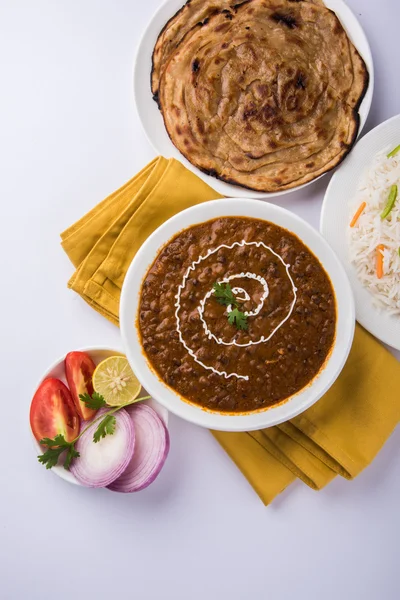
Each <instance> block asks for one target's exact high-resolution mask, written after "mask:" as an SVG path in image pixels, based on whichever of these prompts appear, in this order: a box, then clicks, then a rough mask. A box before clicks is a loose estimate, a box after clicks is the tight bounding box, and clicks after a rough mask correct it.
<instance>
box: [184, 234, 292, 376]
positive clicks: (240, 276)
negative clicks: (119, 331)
mask: <svg viewBox="0 0 400 600" xmlns="http://www.w3.org/2000/svg"><path fill="white" fill-rule="evenodd" d="M235 246H239V247H243V246H256V247H258V248H259V247H262V248H263V249H264V250H266V251H267V252H271V253H272V254H273V255H274V256H276V257H277V258H278V259H279V260H280V261H281V262H282V264H283V265H284V267H285V269H286V272H287V276H288V278H289V280H290V282H291V284H292V290H293V301H292V303H291V305H290V309H289V312H288V313H287V315H286V316H285V317H284V319H282V321H281V322H280V323H279V324H278V325H277V326H276V327H275V329H274V330H273V331H272V332H271V333H270V334H269V335H268V336H267V337H265V336H264V335H261V337H260V338H259V339H257V340H249V341H247V342H245V343H239V342H237V341H236V339H234V338H233V339H232V340H231V341H229V342H227V341H224V340H223V339H222V338H221V337H217V336H216V335H214V334H213V333H212V331H211V330H210V329H209V327H208V325H207V322H206V320H205V318H204V309H205V304H206V302H207V300H209V299H210V298H211V297H212V296H213V295H214V288H211V289H210V290H208V291H207V293H206V294H205V296H204V298H203V299H202V300H200V304H199V306H198V307H197V310H198V311H199V315H200V320H201V322H202V324H203V328H204V332H205V334H206V336H207V338H208V339H209V340H214V341H215V343H216V344H221V345H224V346H238V347H240V348H245V347H246V346H252V345H257V344H262V343H265V342H268V341H269V340H270V339H271V338H272V336H273V335H274V334H275V333H276V331H277V330H278V329H279V328H280V327H282V325H283V324H284V323H285V322H286V321H287V319H289V317H290V315H291V314H292V311H293V308H294V305H295V303H296V297H297V296H296V292H297V288H296V287H295V285H294V282H293V279H292V277H291V275H290V272H289V268H290V265H288V264H286V263H285V262H284V260H283V259H282V257H281V256H280V255H279V254H277V253H276V252H274V251H273V250H272V248H270V247H269V246H266V245H265V244H264V243H263V242H260V241H257V242H246V241H245V240H242V241H240V242H234V243H233V244H231V245H230V246H227V245H226V244H221V245H220V246H218V247H217V248H215V249H214V250H211V249H210V250H208V251H207V253H206V254H205V255H204V256H199V258H198V259H197V260H196V261H193V262H192V264H191V265H190V266H189V267H188V269H187V271H186V273H185V275H184V276H183V280H182V283H181V284H180V285H179V287H178V293H177V295H176V303H175V306H176V311H175V316H176V330H177V332H178V335H179V341H180V342H181V344H182V345H183V346H184V348H185V349H186V350H187V352H188V353H189V354H190V356H191V357H192V358H193V359H194V360H195V361H196V362H197V363H198V364H199V365H201V366H202V367H203V368H204V369H208V370H210V371H213V373H216V374H217V375H222V376H223V377H226V378H227V379H229V377H237V378H238V379H244V380H246V381H248V379H249V376H248V375H240V374H238V373H236V372H232V373H229V374H228V373H227V372H226V371H219V370H218V369H216V368H215V367H213V366H211V365H206V364H204V362H203V361H201V360H199V359H198V358H197V356H196V354H195V352H193V350H192V349H191V348H190V347H189V346H188V344H187V343H186V342H185V339H184V337H183V335H182V331H181V324H180V317H179V312H180V309H181V301H180V300H181V292H182V291H183V290H184V289H185V287H186V282H187V280H188V278H189V277H190V275H191V274H192V273H194V272H195V271H196V267H197V266H198V265H199V264H200V263H201V262H202V261H204V260H205V259H207V258H208V257H209V256H211V255H213V254H216V253H217V252H218V251H219V250H220V249H221V248H226V249H227V250H232V249H233V248H234V247H235ZM235 279H252V280H254V281H258V282H260V284H261V285H262V286H263V290H264V291H263V295H262V296H261V298H260V300H259V302H258V304H257V306H256V308H255V309H254V310H250V311H244V313H243V314H244V315H245V316H246V317H255V316H257V315H258V314H259V313H260V311H261V310H262V308H263V306H264V301H265V300H266V299H267V298H268V296H269V287H268V283H267V281H266V280H265V279H264V277H261V276H260V275H257V274H255V273H249V272H246V273H244V272H242V273H238V274H234V275H229V277H225V278H223V279H222V280H221V281H218V282H217V283H230V282H231V281H234V280H235ZM232 292H233V294H235V295H236V296H238V294H242V296H238V297H237V299H238V300H241V301H243V302H248V301H250V296H249V294H248V293H247V291H246V290H245V289H243V288H242V287H234V288H232ZM226 312H227V313H228V314H229V313H230V312H232V305H231V304H229V305H228V306H227V308H226ZM233 333H235V332H234V331H233Z"/></svg>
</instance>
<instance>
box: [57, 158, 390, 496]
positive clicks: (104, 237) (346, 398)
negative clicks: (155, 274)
mask: <svg viewBox="0 0 400 600" xmlns="http://www.w3.org/2000/svg"><path fill="white" fill-rule="evenodd" d="M215 198H221V196H220V195H219V194H217V193H216V192H215V191H214V190H213V189H211V188H210V187H209V186H208V185H206V184H205V183H204V182H203V181H202V180H200V179H199V178H198V177H196V175H194V174H193V173H192V172H191V171H188V170H187V169H186V168H185V167H183V165H181V163H179V162H178V161H176V160H174V159H170V160H166V159H165V158H162V157H159V158H157V159H155V160H153V161H152V162H151V163H150V164H149V165H147V167H145V168H144V169H143V170H142V171H141V172H140V173H138V175H136V176H135V177H134V178H133V179H131V180H130V181H128V182H127V183H126V184H125V185H124V186H122V188H120V189H119V190H117V191H116V192H115V193H114V194H111V195H110V196H109V197H108V198H106V199H105V200H103V202H101V203H100V204H98V205H97V206H96V207H95V208H94V209H93V210H91V211H90V212H89V213H88V214H87V215H85V216H84V217H83V218H82V219H80V220H79V221H78V222H77V223H75V224H74V225H73V226H72V227H70V228H69V229H67V230H66V231H65V232H64V233H62V234H61V238H62V246H63V248H64V250H65V252H66V253H67V254H68V256H69V258H70V259H71V261H72V263H73V264H74V266H75V268H76V271H75V273H74V275H73V276H72V278H71V279H70V281H69V283H68V285H69V287H70V288H71V289H73V290H74V291H76V292H77V293H78V294H80V296H82V298H83V299H84V300H85V301H86V302H88V303H89V304H90V305H91V306H92V307H93V308H94V309H95V310H97V311H98V312H99V313H101V314H102V315H104V316H105V317H107V318H108V319H109V320H110V321H112V322H113V323H115V324H116V325H118V309H119V298H120V293H121V287H122V283H123V280H124V277H125V273H126V271H127V269H128V267H129V265H130V263H131V261H132V258H133V257H134V256H135V254H136V252H137V250H138V249H139V248H140V246H141V244H142V243H143V241H144V240H145V239H146V238H147V237H148V236H149V235H150V233H151V232H152V231H154V230H155V229H156V228H157V227H158V226H159V225H161V223H163V222H164V221H165V220H167V219H168V218H169V217H171V216H172V215H174V214H176V213H177V212H180V211H181V210H183V209H185V208H188V207H189V206H192V205H194V204H199V203H201V202H205V201H207V200H211V199H215ZM399 390H400V364H399V363H398V361H397V360H396V359H395V358H394V357H393V356H392V355H391V354H390V353H389V352H387V350H385V348H383V346H381V345H380V344H379V343H378V342H377V341H376V340H375V339H374V338H373V337H372V336H370V335H369V334H368V333H366V332H365V331H364V330H363V329H362V328H361V327H359V326H357V328H356V335H355V339H354V344H353V347H352V350H351V353H350V357H349V359H348V361H347V364H346V366H345V368H344V370H343V372H342V374H341V375H340V377H339V379H338V380H337V382H336V383H335V384H334V385H333V386H332V388H331V389H330V390H329V392H328V393H327V394H326V395H325V396H324V397H323V398H322V399H321V400H320V401H319V402H317V403H316V404H315V405H314V406H313V407H311V408H310V409H309V410H308V411H306V412H305V413H303V414H302V415H300V416H298V417H296V418H295V419H293V420H292V421H290V422H287V423H284V424H282V425H279V426H278V427H272V428H270V429H265V430H263V431H256V432H251V433H225V432H216V431H215V432H212V433H213V435H214V436H215V438H216V439H217V440H218V442H219V443H220V444H221V446H222V447H223V448H224V449H225V450H226V452H227V453H228V454H229V455H230V457H231V458H232V460H233V461H234V462H235V463H236V465H237V466H238V467H239V469H240V470H241V471H242V473H243V474H244V475H245V476H246V478H247V479H248V481H249V482H250V483H251V485H252V486H253V488H254V489H255V490H256V492H257V493H258V495H259V496H260V498H261V499H262V501H263V502H264V503H265V504H269V503H270V502H271V501H272V500H273V499H274V498H275V497H276V496H277V494H279V493H280V492H281V491H283V490H284V489H285V488H286V487H287V486H288V485H289V484H290V483H291V482H292V481H293V480H294V479H295V478H296V477H298V478H300V479H301V480H302V481H304V482H305V483H306V484H307V485H309V486H310V487H311V488H313V489H316V490H318V489H321V488H323V487H324V486H325V485H326V484H327V483H329V482H330V481H331V480H332V479H333V478H334V477H335V476H336V475H337V474H339V475H342V476H343V477H346V478H347V479H351V478H353V477H355V476H356V475H357V474H358V473H359V472H360V471H361V470H362V469H363V468H364V467H366V466H367V465H368V464H369V463H370V462H371V461H372V460H373V458H374V457H375V455H376V454H377V452H378V451H379V450H380V448H381V447H382V445H383V444H384V442H385V441H386V439H387V438H388V437H389V435H390V433H391V432H392V431H393V429H394V427H395V426H396V425H397V423H398V421H399V419H400V393H399Z"/></svg>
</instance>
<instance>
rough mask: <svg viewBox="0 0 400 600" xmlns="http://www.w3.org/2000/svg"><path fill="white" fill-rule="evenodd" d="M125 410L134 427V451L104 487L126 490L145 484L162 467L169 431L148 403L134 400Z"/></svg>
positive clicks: (139, 488)
mask: <svg viewBox="0 0 400 600" xmlns="http://www.w3.org/2000/svg"><path fill="white" fill-rule="evenodd" d="M126 410H127V412H128V413H129V415H130V417H131V419H132V422H133V424H134V427H135V434H136V442H135V452H134V454H133V456H132V458H131V460H130V462H129V464H128V466H127V467H126V469H125V471H124V472H123V473H122V475H121V476H120V477H119V478H118V479H115V480H114V481H113V482H112V483H111V484H110V485H109V486H108V489H110V490H113V491H114V492H124V493H130V492H138V491H139V490H143V489H144V488H146V487H147V486H149V485H150V484H151V483H152V482H153V481H154V480H155V478H156V477H157V475H158V474H159V472H160V471H161V469H162V468H163V466H164V463H165V461H166V458H167V456H168V451H169V434H168V430H167V428H166V427H165V425H164V422H163V421H162V419H161V417H159V416H158V414H157V413H156V412H155V411H154V410H153V409H152V408H150V406H147V405H145V404H138V405H136V406H135V405H134V406H130V407H128V408H127V409H126Z"/></svg>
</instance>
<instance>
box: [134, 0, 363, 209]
mask: <svg viewBox="0 0 400 600" xmlns="http://www.w3.org/2000/svg"><path fill="white" fill-rule="evenodd" d="M184 4H185V0H165V2H164V3H163V4H162V5H161V6H160V7H159V9H158V10H157V11H156V12H155V13H154V15H153V17H152V19H151V21H150V23H149V24H148V26H147V28H146V29H145V31H144V32H143V36H142V39H141V41H140V44H139V47H138V50H137V53H136V58H135V66H134V75H133V91H134V98H135V104H136V109H137V112H138V115H139V118H140V121H141V123H142V125H143V129H144V131H145V133H146V135H147V138H148V140H149V142H150V143H151V145H152V146H153V148H154V149H155V150H156V152H157V153H158V154H161V155H162V156H165V157H166V158H171V157H172V158H177V159H178V160H180V161H181V162H182V163H183V164H184V165H185V167H187V168H188V169H190V170H191V171H193V172H194V173H196V175H197V176H198V177H200V178H201V179H203V181H205V182H206V183H207V184H208V185H209V186H210V187H212V188H213V189H214V190H216V191H217V192H219V193H220V194H222V195H223V196H228V197H229V196H234V197H236V198H268V197H272V196H282V195H284V194H289V193H290V192H294V191H296V190H298V189H300V188H302V187H305V186H307V185H310V184H311V183H313V181H316V180H315V179H314V180H313V181H310V182H309V183H305V184H303V185H302V186H298V187H296V188H293V189H290V190H284V191H282V192H270V193H267V192H256V191H252V190H247V189H246V188H244V187H241V186H237V185H231V184H229V183H225V182H224V181H220V180H219V179H215V178H213V177H210V176H209V175H206V174H205V173H203V172H202V171H200V169H198V168H197V167H195V166H194V165H192V164H191V163H190V162H189V161H188V160H187V159H186V158H185V157H184V156H183V155H182V154H181V153H180V152H179V150H178V149H177V148H176V147H175V146H174V144H173V143H172V142H171V140H170V138H169V136H168V133H167V131H166V129H165V126H164V121H163V118H162V115H161V113H160V111H159V110H158V107H157V104H156V103H155V102H154V101H153V99H152V94H151V89H150V72H151V66H152V54H153V49H154V46H155V43H156V41H157V38H158V35H159V33H160V31H161V30H162V28H163V27H164V25H165V24H166V23H167V21H169V19H170V18H171V17H172V16H173V15H174V14H175V13H176V12H177V11H178V10H179V9H180V8H181V7H182V6H183V5H184ZM325 4H326V6H327V7H328V8H330V9H331V10H333V11H334V12H335V13H336V15H337V16H338V18H339V19H340V21H341V23H342V25H343V27H344V28H345V29H346V31H347V33H348V35H349V37H350V39H351V40H352V42H353V43H354V45H355V46H356V48H357V50H358V51H359V52H360V54H361V56H362V57H363V59H364V61H365V64H366V65H367V69H368V71H369V78H370V79H369V87H368V90H367V93H366V95H365V97H364V99H363V101H362V103H361V106H360V110H359V112H360V129H359V132H358V133H359V134H360V133H361V130H362V128H363V127H364V125H365V122H366V120H367V117H368V114H369V110H370V108H371V102H372V96H373V91H374V63H373V60H372V54H371V49H370V46H369V43H368V40H367V37H366V35H365V33H364V31H363V29H362V27H361V25H360V23H359V21H358V19H357V17H356V16H355V15H354V13H353V12H352V11H351V9H350V8H349V7H348V6H347V4H346V3H345V2H344V0H325ZM321 177H322V175H321Z"/></svg>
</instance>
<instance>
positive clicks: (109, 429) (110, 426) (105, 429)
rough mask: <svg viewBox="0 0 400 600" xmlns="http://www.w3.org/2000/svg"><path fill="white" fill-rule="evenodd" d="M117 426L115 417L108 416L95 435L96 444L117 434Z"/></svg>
mask: <svg viewBox="0 0 400 600" xmlns="http://www.w3.org/2000/svg"><path fill="white" fill-rule="evenodd" d="M116 424H117V421H116V419H115V417H114V415H107V416H106V417H104V419H103V420H102V421H101V423H99V425H98V427H97V429H96V431H95V432H94V434H93V441H94V443H95V444H97V442H99V441H100V440H101V438H105V437H106V435H112V434H113V433H114V432H115V426H116Z"/></svg>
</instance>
